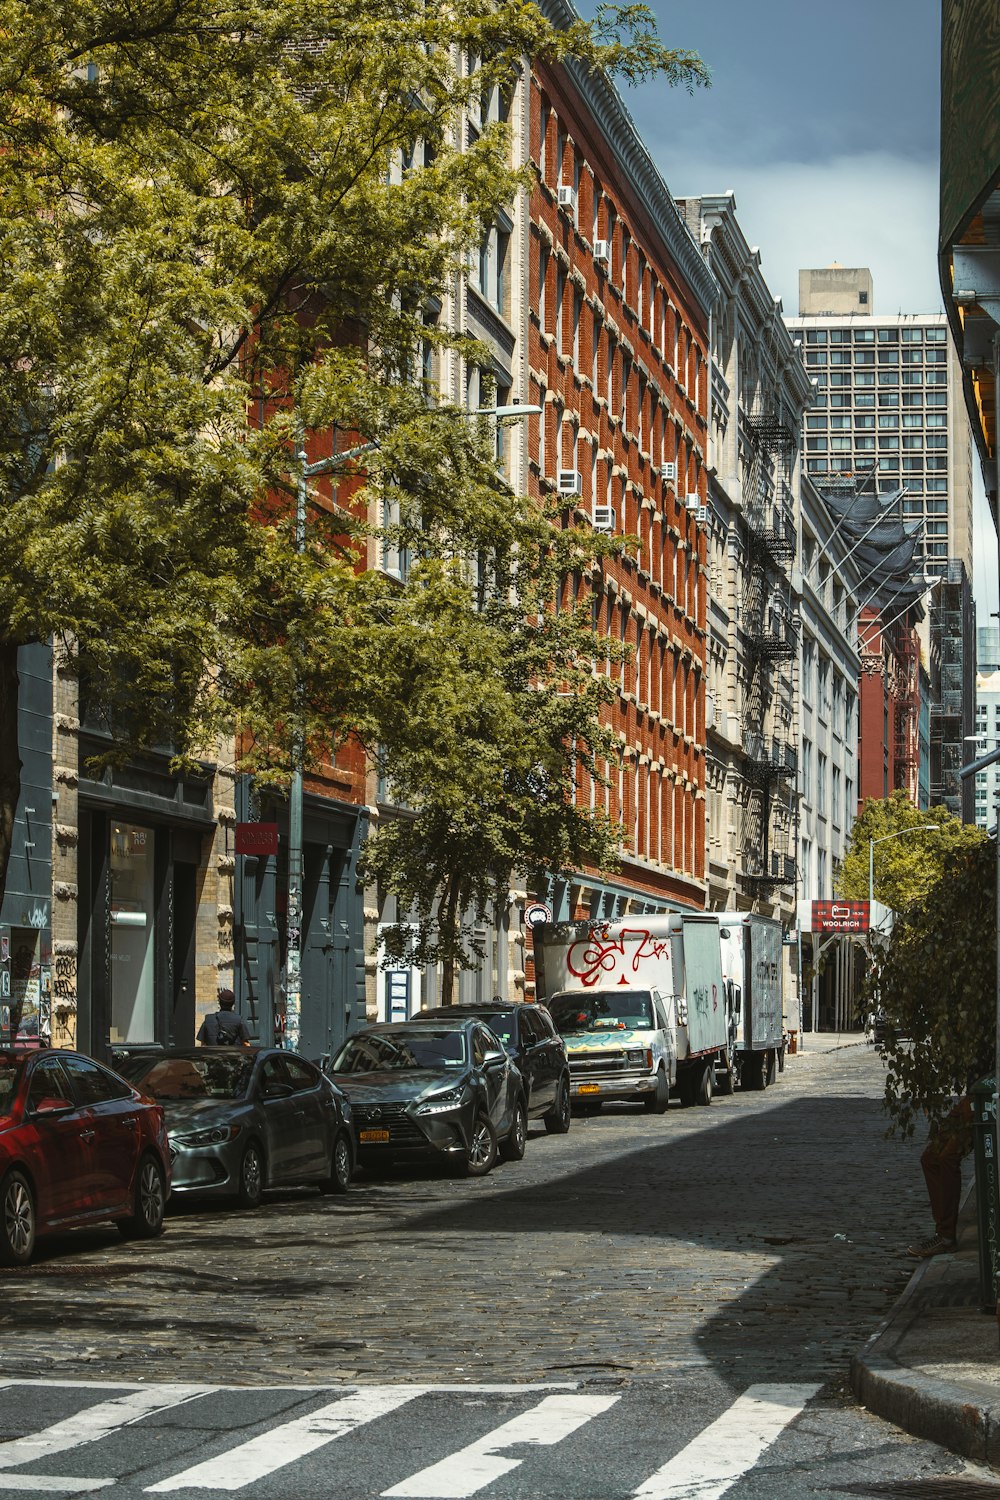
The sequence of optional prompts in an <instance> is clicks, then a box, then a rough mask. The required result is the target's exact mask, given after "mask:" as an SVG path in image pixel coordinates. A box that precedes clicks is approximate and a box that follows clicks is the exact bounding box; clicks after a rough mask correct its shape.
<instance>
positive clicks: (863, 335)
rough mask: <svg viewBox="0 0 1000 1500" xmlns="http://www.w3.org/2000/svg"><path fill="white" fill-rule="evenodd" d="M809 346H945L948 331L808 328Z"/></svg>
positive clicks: (939, 329) (929, 329) (807, 339)
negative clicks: (924, 344)
mask: <svg viewBox="0 0 1000 1500" xmlns="http://www.w3.org/2000/svg"><path fill="white" fill-rule="evenodd" d="M805 335H806V343H807V344H851V343H853V344H875V343H878V344H898V343H904V344H920V343H924V342H926V343H928V344H943V343H945V342H946V340H947V337H948V330H947V329H946V328H945V327H944V326H943V325H941V326H940V327H933V328H899V327H895V328H807V329H806V330H805Z"/></svg>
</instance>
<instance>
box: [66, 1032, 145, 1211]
mask: <svg viewBox="0 0 1000 1500" xmlns="http://www.w3.org/2000/svg"><path fill="white" fill-rule="evenodd" d="M61 1061H62V1064H63V1067H64V1068H65V1069H66V1071H67V1073H68V1074H69V1078H70V1082H71V1084H72V1085H73V1092H74V1094H75V1095H76V1097H77V1099H78V1100H79V1102H80V1103H81V1105H83V1106H84V1107H85V1108H86V1109H87V1110H88V1111H89V1113H90V1129H91V1130H92V1132H93V1134H92V1135H91V1136H90V1138H89V1146H90V1158H91V1180H92V1183H93V1191H94V1201H93V1205H92V1207H93V1209H94V1211H95V1212H104V1213H109V1212H111V1211H113V1210H116V1209H119V1208H124V1209H128V1208H129V1207H130V1206H131V1197H132V1183H133V1182H134V1180H135V1170H136V1166H137V1164H138V1156H139V1145H140V1130H139V1110H138V1107H137V1105H136V1102H135V1099H134V1097H133V1094H132V1090H131V1089H130V1088H129V1086H128V1084H127V1083H124V1082H123V1081H122V1080H121V1079H120V1078H116V1077H115V1075H114V1074H113V1073H109V1072H107V1070H106V1069H105V1068H102V1067H100V1066H99V1065H98V1064H97V1063H95V1062H91V1060H90V1058H89V1057H78V1056H76V1055H73V1054H68V1055H67V1056H66V1057H65V1058H63V1059H61ZM85 1139H86V1132H85Z"/></svg>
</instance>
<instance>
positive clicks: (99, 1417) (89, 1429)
mask: <svg viewBox="0 0 1000 1500" xmlns="http://www.w3.org/2000/svg"><path fill="white" fill-rule="evenodd" d="M210 1390H211V1386H207V1385H150V1386H142V1387H141V1388H140V1389H139V1390H134V1391H129V1393H128V1395H127V1396H118V1397H116V1399H115V1400H113V1401H101V1402H100V1403H99V1404H98V1405H97V1406H87V1407H85V1408H84V1409H83V1411H79V1412H76V1413H75V1415H74V1416H72V1417H64V1418H63V1420H62V1421H61V1422H55V1423H54V1424H53V1425H52V1426H51V1427H44V1428H43V1429H42V1430H41V1431H40V1432H32V1433H30V1434H29V1435H28V1436H27V1437H22V1438H15V1439H14V1440H13V1441H12V1442H9V1443H4V1444H3V1445H2V1446H0V1469H14V1468H16V1467H17V1466H18V1464H28V1463H32V1462H34V1460H35V1459H39V1458H48V1457H49V1456H50V1455H51V1454H53V1453H65V1452H67V1451H68V1450H69V1449H70V1448H79V1447H81V1446H82V1445H83V1444H84V1443H95V1442H97V1440H98V1439H99V1438H104V1437H108V1436H109V1435H110V1434H111V1433H113V1432H117V1431H118V1430H119V1429H120V1428H122V1427H127V1426H128V1425H129V1423H131V1422H137V1421H139V1420H140V1418H142V1417H148V1416H151V1415H152V1414H153V1412H158V1411H166V1410H167V1409H168V1408H169V1407H171V1406H181V1405H183V1404H184V1403H185V1402H187V1401H193V1400H194V1399H195V1397H197V1396H204V1395H207V1394H208V1393H209V1391H210ZM7 1487H8V1486H5V1488H7Z"/></svg>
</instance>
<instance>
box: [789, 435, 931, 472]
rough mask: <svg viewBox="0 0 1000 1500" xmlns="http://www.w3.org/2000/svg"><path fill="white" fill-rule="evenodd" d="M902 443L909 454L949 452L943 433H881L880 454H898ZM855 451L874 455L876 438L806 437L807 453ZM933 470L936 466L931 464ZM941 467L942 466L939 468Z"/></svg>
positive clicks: (879, 439)
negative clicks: (910, 435)
mask: <svg viewBox="0 0 1000 1500" xmlns="http://www.w3.org/2000/svg"><path fill="white" fill-rule="evenodd" d="M900 443H902V445H903V449H904V450H905V451H907V452H914V451H922V450H923V449H924V448H926V449H928V450H930V451H935V450H937V451H940V450H944V451H947V448H948V438H947V436H946V434H945V433H943V432H940V433H938V432H926V433H921V434H920V435H919V436H914V437H908V436H907V435H906V434H905V433H904V434H903V436H902V437H899V436H898V434H896V433H891V432H880V433H879V435H878V448H879V452H880V453H885V452H890V453H891V452H898V451H899V446H900ZM852 449H855V450H856V451H857V452H858V453H874V451H875V436H874V434H872V436H871V437H865V436H864V435H862V436H861V437H858V436H857V435H855V436H853V437H852V436H850V435H847V436H845V437H838V436H837V435H836V433H834V434H833V435H832V436H831V437H826V436H823V437H811V436H807V437H806V452H807V453H850V452H851V451H852ZM930 467H931V468H934V467H935V465H934V464H931V465H930ZM938 467H940V465H939V466H938Z"/></svg>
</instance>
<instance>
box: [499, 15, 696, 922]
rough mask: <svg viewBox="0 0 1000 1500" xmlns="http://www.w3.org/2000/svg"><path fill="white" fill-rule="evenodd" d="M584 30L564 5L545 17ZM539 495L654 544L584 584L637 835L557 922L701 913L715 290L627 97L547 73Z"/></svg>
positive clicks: (571, 74) (582, 79)
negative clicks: (599, 634) (613, 695)
mask: <svg viewBox="0 0 1000 1500" xmlns="http://www.w3.org/2000/svg"><path fill="white" fill-rule="evenodd" d="M546 9H547V10H548V11H549V13H550V14H551V15H552V18H553V19H554V20H557V21H568V20H569V19H570V15H569V8H568V7H566V10H567V15H566V16H565V17H563V16H562V14H561V8H560V5H559V4H556V3H554V0H550V3H549V5H548V6H547V7H546ZM529 141H530V154H531V158H532V160H533V162H534V164H535V165H536V167H537V169H538V177H537V182H536V185H535V188H534V190H533V192H532V194H531V200H530V209H529V215H528V217H529V229H528V240H529V243H528V250H527V273H528V277H529V285H530V297H529V318H528V329H527V361H528V366H529V371H528V376H529V378H528V387H527V400H528V401H529V402H530V403H532V404H537V405H540V406H541V407H542V409H543V415H542V416H541V417H535V418H532V419H531V421H530V424H529V432H528V457H529V492H530V493H533V494H536V495H541V494H546V495H551V493H552V492H553V491H555V492H557V493H563V494H565V495H566V496H567V507H568V508H567V512H566V515H567V517H569V516H570V515H572V514H573V511H574V509H575V512H576V516H577V519H581V520H583V519H585V520H587V521H589V522H590V523H591V524H593V525H594V526H595V528H597V529H599V530H602V531H609V532H616V533H618V534H629V535H632V536H636V537H638V538H639V539H640V548H639V552H638V555H637V556H635V557H634V558H633V557H629V556H623V557H621V558H620V559H615V560H608V561H605V562H604V563H603V565H602V566H601V567H600V568H599V569H598V570H596V571H595V573H594V574H593V576H592V578H591V579H590V580H589V584H590V587H591V588H592V590H593V595H594V611H595V613H594V618H595V620H596V622H597V624H598V628H599V629H600V630H602V631H604V632H606V633H607V634H608V635H609V636H611V637H612V638H614V639H616V640H620V641H623V642H625V643H627V644H628V645H630V646H631V648H632V650H633V653H634V654H633V656H632V658H631V659H630V660H629V661H627V662H626V663H625V664H623V665H622V666H620V667H616V668H614V669H613V670H614V671H615V673H616V674H617V677H618V688H619V692H618V698H617V702H616V703H615V704H614V705H612V709H611V720H610V722H611V725H612V728H613V729H614V730H615V731H616V732H617V735H618V739H619V741H620V744H621V764H620V766H617V767H613V768H611V769H610V776H611V785H610V788H609V789H607V790H605V789H603V788H596V789H595V791H594V793H593V795H594V796H595V800H597V801H598V804H599V805H607V806H609V811H610V812H611V814H612V816H613V817H615V818H616V819H621V821H622V823H623V824H624V828H625V838H624V847H623V862H622V868H621V872H620V874H619V875H618V876H617V877H616V878H615V879H614V880H613V881H611V882H608V881H602V880H599V879H597V878H596V877H594V875H593V874H592V873H590V874H584V873H582V874H581V876H580V878H579V880H578V881H574V882H573V883H572V884H571V886H570V887H569V889H562V890H560V891H557V892H555V893H554V896H555V907H556V910H555V912H554V915H555V916H556V919H557V920H558V919H565V918H567V917H569V916H573V915H587V914H593V915H595V916H596V915H608V916H610V915H617V914H620V913H622V912H624V911H626V910H636V909H638V910H643V909H645V910H662V909H665V908H667V907H671V906H694V907H697V906H703V905H704V903H705V624H706V566H705V556H706V554H705V533H704V524H703V522H704V511H703V509H702V507H704V505H705V502H706V475H705V467H704V466H705V451H706V432H707V411H708V365H707V340H708V322H709V311H710V308H711V305H712V301H713V298H714V294H715V281H714V278H713V277H712V274H711V271H710V270H709V269H708V267H707V265H706V264H705V261H704V259H703V258H702V256H701V255H700V253H699V251H698V248H697V246H696V245H695V242H694V240H693V239H692V237H691V235H690V233H689V232H688V230H687V228H686V226H685V224H684V222H683V220H682V219H681V216H680V214H679V213H678V211H677V208H676V206H675V204H674V201H673V199H672V197H671V196H670V193H669V191H668V189H667V187H666V185H665V184H664V182H663V180H662V178H661V177H660V176H659V174H658V172H657V170H656V168H655V167H654V165H653V163H652V161H651V160H650V158H649V155H648V153H647V151H646V148H645V146H644V145H643V143H642V141H641V140H640V138H639V137H638V136H637V135H636V132H635V129H634V126H633V125H632V122H631V120H630V119H629V117H628V115H627V113H626V111H625V110H624V108H623V106H622V104H621V101H620V99H619V98H618V96H617V94H616V93H615V92H614V90H613V89H612V88H611V87H610V86H609V85H608V84H607V83H606V82H604V81H603V80H600V79H596V78H593V77H590V76H588V75H586V74H584V73H583V71H582V70H580V69H577V68H574V67H572V66H570V67H559V68H554V67H553V68H549V67H539V68H538V69H537V70H536V72H535V74H534V75H533V78H532V86H531V90H530V98H529Z"/></svg>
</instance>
